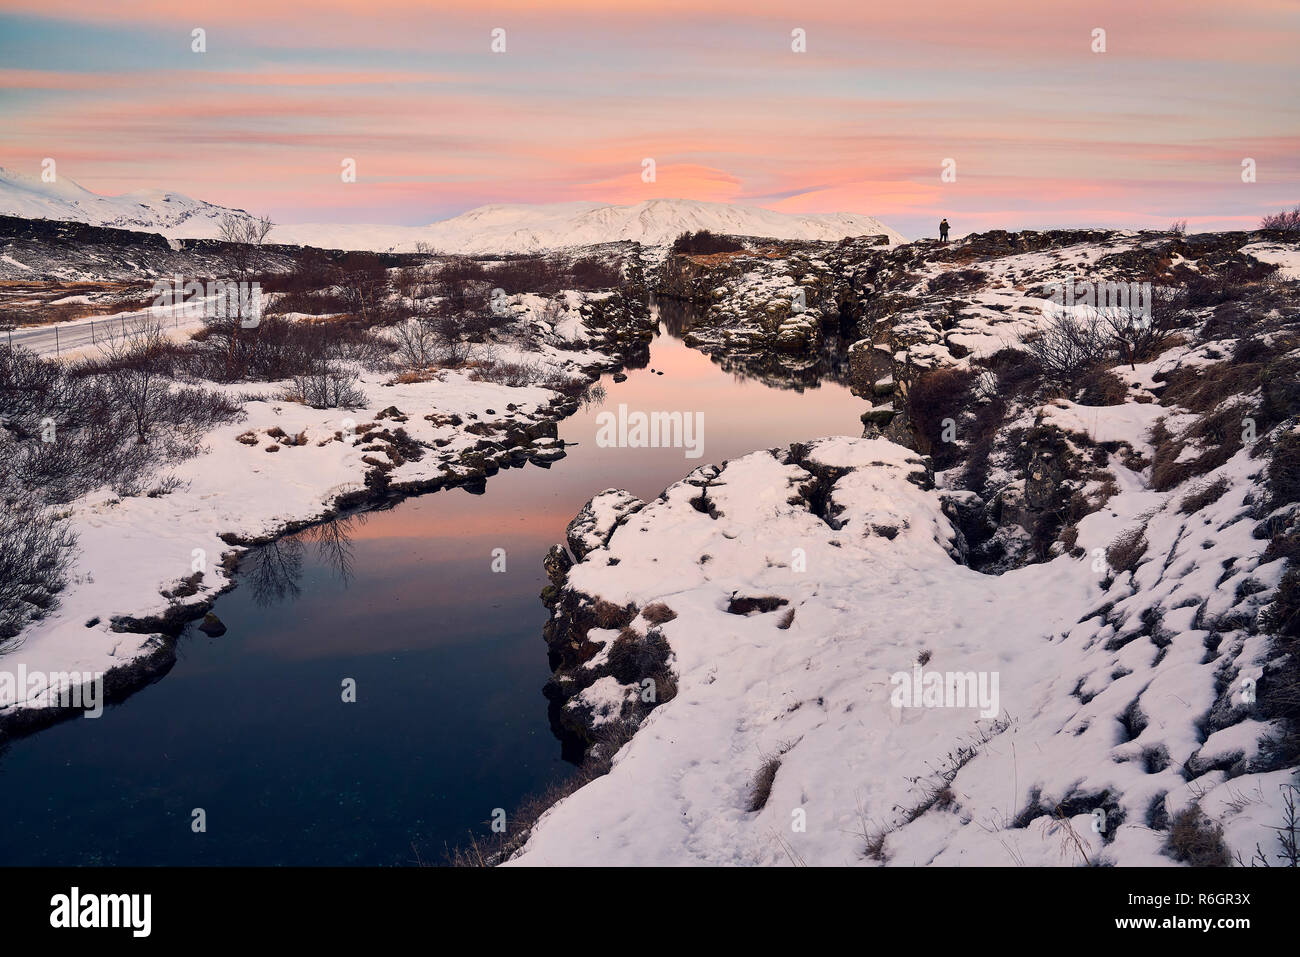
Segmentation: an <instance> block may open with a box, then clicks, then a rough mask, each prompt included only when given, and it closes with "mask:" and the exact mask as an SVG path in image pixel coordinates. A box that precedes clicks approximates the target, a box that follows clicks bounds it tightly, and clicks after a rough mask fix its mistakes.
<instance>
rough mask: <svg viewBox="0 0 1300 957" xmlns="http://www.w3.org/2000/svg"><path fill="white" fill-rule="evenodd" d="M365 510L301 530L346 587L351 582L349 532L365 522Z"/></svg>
mask: <svg viewBox="0 0 1300 957" xmlns="http://www.w3.org/2000/svg"><path fill="white" fill-rule="evenodd" d="M366 519H367V515H366V513H365V512H357V513H356V514H354V515H348V516H346V517H344V518H336V519H333V520H331V521H328V522H322V523H321V524H320V525H313V526H312V527H311V528H307V529H304V530H303V531H302V533H301V534H302V537H303V538H305V539H307V541H309V542H312V543H314V544H315V546H316V554H317V557H318V558H319V560H320V563H321V564H322V565H327V566H329V567H330V568H332V569H333V570H334V572H335V573H336V574H337V575H338V576H339V581H341V582H342V583H343V587H344V588H346V587H347V586H348V585H349V584H351V582H352V575H353V572H352V538H351V535H350V534H349V533H350V532H351V531H352V529H353V528H354V527H359V526H362V525H364V524H366Z"/></svg>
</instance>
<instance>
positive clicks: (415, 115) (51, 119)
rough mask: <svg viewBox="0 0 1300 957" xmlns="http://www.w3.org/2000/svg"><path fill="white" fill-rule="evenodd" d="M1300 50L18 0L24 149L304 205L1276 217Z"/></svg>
mask: <svg viewBox="0 0 1300 957" xmlns="http://www.w3.org/2000/svg"><path fill="white" fill-rule="evenodd" d="M195 28H202V29H203V30H204V31H206V46H207V50H206V52H204V53H196V52H193V50H192V49H191V45H192V40H191V34H192V31H193V30H194V29H195ZM494 28H502V29H504V30H505V41H506V50H505V52H503V53H494V52H493V51H492V48H491V45H492V31H493V29H494ZM1098 28H1100V29H1102V30H1104V31H1105V44H1106V51H1105V52H1104V53H1100V52H1093V49H1092V48H1093V45H1094V39H1093V31H1094V30H1095V29H1098ZM796 29H798V30H802V31H804V33H805V34H806V45H807V51H806V52H802V53H798V52H794V51H793V50H792V31H795V30H796ZM1297 48H1300V3H1297V2H1296V0H1233V2H1223V0H1216V2H1206V0H1140V2H1134V0H1122V2H1114V0H1088V2H1077V0H1051V2H1048V0H1038V2H1011V0H984V2H978V3H976V2H970V3H967V2H957V0H944V2H938V0H905V2H894V3H877V2H871V0H846V2H819V0H810V2H798V3H793V2H792V3H776V2H769V0H714V2H699V3H687V2H682V0H654V2H644V0H604V2H587V0H551V2H547V3H529V2H522V0H513V2H512V0H507V2H496V3H472V4H471V3H468V2H466V3H460V4H448V3H442V2H438V0H370V2H345V0H316V2H312V3H299V2H288V0H214V2H209V0H111V2H106V0H0V116H3V118H4V123H3V125H0V165H2V166H5V167H8V168H11V169H15V170H18V171H20V172H25V173H29V174H32V175H39V172H40V164H41V160H42V159H43V158H45V157H53V158H55V159H56V161H57V163H58V171H59V173H60V175H61V177H66V178H70V179H73V180H75V181H77V182H79V183H80V184H81V185H83V186H85V187H86V188H88V189H92V190H94V191H96V192H101V193H119V192H125V191H128V190H134V189H143V188H166V189H170V190H176V191H179V192H183V193H187V194H189V195H191V196H195V197H197V198H200V199H206V200H208V201H210V202H215V203H221V204H224V205H230V206H236V207H240V208H243V209H247V210H250V211H253V212H258V213H268V214H270V215H271V216H272V217H273V218H275V219H276V220H277V221H278V222H283V223H293V222H307V221H317V222H382V223H401V224H412V225H413V224H421V223H427V222H432V221H434V220H437V219H442V218H445V217H447V216H451V215H454V214H456V213H459V212H463V211H464V210H466V209H470V208H472V207H475V206H479V205H482V204H484V203H498V202H530V203H531V202H559V201H568V200H596V201H609V202H619V203H634V202H639V201H641V200H643V199H651V198H655V197H683V198H688V199H700V200H713V201H719V202H732V203H741V204H746V205H755V206H765V207H768V208H771V209H777V210H782V211H785V212H837V211H846V212H856V213H865V214H869V215H873V216H877V217H879V218H881V219H882V220H884V221H885V222H886V223H888V224H889V225H892V226H894V227H895V228H897V229H899V230H900V231H901V232H903V233H904V234H906V235H909V236H918V235H923V234H932V233H933V232H934V229H935V224H936V223H937V221H938V220H939V218H940V217H942V216H946V217H947V218H948V219H949V220H950V221H951V222H952V224H953V228H954V232H956V233H958V234H960V233H964V232H968V231H972V230H983V229H988V228H1011V229H1016V228H1041V227H1051V226H1072V225H1108V226H1129V227H1144V226H1157V227H1163V226H1167V225H1168V224H1169V223H1170V221H1172V220H1174V219H1184V218H1185V219H1187V220H1188V221H1189V225H1190V226H1191V227H1193V228H1197V229H1229V228H1249V227H1253V226H1254V225H1255V224H1256V223H1257V222H1258V220H1259V217H1260V216H1261V215H1262V214H1263V213H1265V212H1270V211H1274V210H1276V209H1280V208H1282V207H1284V206H1291V205H1295V203H1296V202H1297V201H1300V185H1298V184H1300V150H1298V149H1297V147H1298V146H1300V116H1298V111H1300V102H1298V100H1297V96H1296V90H1297V89H1300V65H1298V64H1300V57H1297V54H1296V50H1297ZM344 158H352V159H354V160H355V161H356V167H357V182H355V183H344V182H342V180H341V177H340V170H341V164H342V161H343V160H344ZM645 158H652V159H654V161H655V164H656V179H655V181H654V182H652V183H647V182H643V180H642V175H641V173H642V161H643V160H644V159H645ZM948 158H951V159H952V160H954V161H955V168H956V181H955V182H942V181H941V178H940V174H941V171H942V164H943V162H944V160H945V159H948ZM1246 158H1250V159H1253V160H1254V161H1255V169H1256V181H1255V182H1252V183H1246V182H1243V181H1242V162H1243V160H1244V159H1246Z"/></svg>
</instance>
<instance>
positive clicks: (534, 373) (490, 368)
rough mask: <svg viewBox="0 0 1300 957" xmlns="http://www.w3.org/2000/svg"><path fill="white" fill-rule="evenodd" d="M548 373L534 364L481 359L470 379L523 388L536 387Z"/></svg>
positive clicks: (477, 362) (476, 363)
mask: <svg viewBox="0 0 1300 957" xmlns="http://www.w3.org/2000/svg"><path fill="white" fill-rule="evenodd" d="M546 375H547V373H546V372H545V371H544V370H542V369H541V368H540V367H539V366H538V365H537V364H536V363H532V362H509V361H506V362H503V361H500V360H496V359H486V358H485V359H479V360H477V361H476V362H475V364H474V369H473V370H472V371H471V372H470V376H469V377H470V378H471V379H475V380H478V381H482V382H495V383H497V384H498V385H505V386H510V387H512V388H516V389H517V388H521V387H523V386H529V385H536V384H538V383H539V382H541V381H542V380H543V379H544V378H545V377H546Z"/></svg>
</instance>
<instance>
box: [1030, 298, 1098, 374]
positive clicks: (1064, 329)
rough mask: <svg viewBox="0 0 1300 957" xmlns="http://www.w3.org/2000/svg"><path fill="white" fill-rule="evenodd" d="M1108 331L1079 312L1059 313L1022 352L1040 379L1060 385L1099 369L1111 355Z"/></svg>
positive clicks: (1088, 314) (1087, 314)
mask: <svg viewBox="0 0 1300 957" xmlns="http://www.w3.org/2000/svg"><path fill="white" fill-rule="evenodd" d="M1111 348H1112V347H1111V338H1110V335H1109V330H1108V329H1107V328H1106V325H1105V323H1104V322H1103V321H1102V319H1101V317H1100V316H1098V315H1096V314H1093V313H1083V312H1081V311H1072V312H1062V313H1058V314H1055V315H1053V316H1052V317H1051V319H1049V320H1048V322H1047V325H1046V326H1044V327H1043V328H1042V329H1041V330H1040V331H1039V332H1038V334H1037V335H1036V336H1033V337H1032V338H1029V339H1026V340H1025V342H1024V349H1025V351H1026V352H1028V353H1029V355H1030V357H1031V358H1032V359H1033V360H1034V362H1035V363H1036V364H1037V366H1038V367H1039V368H1040V369H1041V370H1042V372H1043V375H1044V376H1046V377H1047V378H1049V379H1052V380H1054V381H1056V382H1058V383H1060V384H1063V385H1070V384H1073V383H1074V382H1075V381H1076V380H1077V379H1078V378H1079V376H1080V375H1082V374H1083V373H1084V372H1087V371H1088V370H1090V369H1092V368H1094V367H1096V366H1097V365H1100V364H1101V363H1102V362H1104V361H1105V360H1106V359H1107V358H1108V357H1109V356H1110V354H1111Z"/></svg>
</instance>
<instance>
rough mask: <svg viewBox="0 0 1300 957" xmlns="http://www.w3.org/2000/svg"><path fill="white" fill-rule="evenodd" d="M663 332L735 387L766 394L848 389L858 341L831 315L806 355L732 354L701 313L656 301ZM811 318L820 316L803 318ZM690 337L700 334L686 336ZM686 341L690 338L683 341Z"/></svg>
mask: <svg viewBox="0 0 1300 957" xmlns="http://www.w3.org/2000/svg"><path fill="white" fill-rule="evenodd" d="M653 307H654V308H655V309H656V310H657V311H658V315H659V320H660V323H661V325H662V327H663V329H664V330H665V331H667V333H668V334H669V335H671V336H673V337H674V338H675V339H686V341H688V342H690V344H691V345H692V346H694V347H695V348H697V349H699V350H701V351H702V352H704V353H705V354H707V355H708V356H709V358H711V359H712V360H713V362H714V363H715V364H716V365H717V366H719V367H720V368H721V369H722V370H723V371H724V372H727V373H729V374H730V375H731V376H732V377H733V378H734V379H735V380H736V381H737V382H745V381H749V380H753V381H755V382H759V383H761V384H762V385H765V386H767V387H768V388H769V389H776V390H779V391H788V392H803V391H805V390H806V389H817V388H820V387H821V385H822V383H823V382H827V381H829V382H837V383H840V384H842V385H852V381H851V377H850V369H849V346H851V345H853V343H854V342H856V341H857V340H858V339H860V338H861V336H860V334H859V332H858V326H857V323H856V322H854V321H853V320H852V319H851V318H848V317H845V316H840V315H836V316H834V317H831V318H829V319H827V318H823V319H821V339H820V341H819V342H818V344H817V346H816V347H815V348H814V349H813V350H812V351H810V352H807V353H783V352H780V351H777V350H775V349H770V348H766V349H765V348H756V349H754V350H752V351H737V350H736V348H735V346H734V345H728V346H724V345H722V344H721V343H720V342H715V341H713V340H714V339H716V338H718V337H717V336H716V335H714V334H712V328H711V327H710V326H709V324H708V323H707V322H705V321H703V320H704V319H705V312H704V310H703V309H702V308H701V307H699V306H697V305H696V304H694V303H691V302H688V301H686V300H682V299H670V298H667V297H659V298H655V299H654V306H653ZM808 315H810V316H813V317H814V318H816V317H817V316H818V315H819V314H815V313H812V312H810V313H808ZM692 331H695V332H697V333H699V334H698V335H695V336H690V333H691V332H692ZM688 336H689V338H687V337H688Z"/></svg>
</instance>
